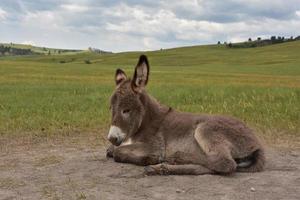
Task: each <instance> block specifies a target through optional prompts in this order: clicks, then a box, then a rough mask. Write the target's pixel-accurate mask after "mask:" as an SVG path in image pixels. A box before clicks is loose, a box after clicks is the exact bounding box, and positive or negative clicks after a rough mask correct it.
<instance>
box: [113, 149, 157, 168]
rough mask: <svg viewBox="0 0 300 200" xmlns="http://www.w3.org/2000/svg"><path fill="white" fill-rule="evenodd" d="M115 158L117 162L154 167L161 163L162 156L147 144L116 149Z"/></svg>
mask: <svg viewBox="0 0 300 200" xmlns="http://www.w3.org/2000/svg"><path fill="white" fill-rule="evenodd" d="M113 157H114V160H115V161H116V162H122V163H132V164H136V165H142V166H146V165H154V164H158V163H159V162H160V161H161V156H160V155H159V153H156V152H155V151H153V150H152V149H151V147H147V146H146V145H145V144H131V145H126V146H119V147H115V149H114V152H113Z"/></svg>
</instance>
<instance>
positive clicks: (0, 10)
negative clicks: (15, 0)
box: [0, 7, 7, 21]
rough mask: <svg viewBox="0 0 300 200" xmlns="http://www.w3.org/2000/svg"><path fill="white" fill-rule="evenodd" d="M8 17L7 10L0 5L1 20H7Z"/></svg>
mask: <svg viewBox="0 0 300 200" xmlns="http://www.w3.org/2000/svg"><path fill="white" fill-rule="evenodd" d="M6 17H7V12H6V11H5V10H3V9H2V8H1V7H0V21H2V20H5V19H6Z"/></svg>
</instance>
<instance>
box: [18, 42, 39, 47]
mask: <svg viewBox="0 0 300 200" xmlns="http://www.w3.org/2000/svg"><path fill="white" fill-rule="evenodd" d="M21 44H25V45H32V46H35V45H36V43H35V42H33V41H24V42H21Z"/></svg>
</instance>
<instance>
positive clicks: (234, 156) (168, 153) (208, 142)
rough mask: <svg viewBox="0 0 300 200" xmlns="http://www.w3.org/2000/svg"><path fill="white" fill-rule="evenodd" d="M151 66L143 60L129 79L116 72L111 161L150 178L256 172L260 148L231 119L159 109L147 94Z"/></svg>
mask: <svg viewBox="0 0 300 200" xmlns="http://www.w3.org/2000/svg"><path fill="white" fill-rule="evenodd" d="M148 77H149V62H148V59H147V57H146V56H145V55H141V56H140V58H139V61H138V63H137V66H136V68H135V71H134V76H133V78H132V80H131V79H128V78H127V76H126V74H125V73H124V71H122V70H121V69H117V71H116V74H115V82H116V89H115V91H114V93H113V94H112V96H111V99H110V109H111V113H112V118H111V127H110V130H109V134H108V140H109V141H110V142H111V143H112V145H111V146H110V147H109V148H108V150H107V156H108V157H113V159H114V160H115V161H116V162H123V163H133V164H136V165H142V166H146V167H145V173H146V174H147V175H168V174H182V175H183V174H195V175H201V174H231V173H233V172H236V171H237V172H257V171H261V170H263V168H264V165H265V156H264V150H263V148H262V145H261V144H260V143H259V141H258V139H257V138H256V136H255V135H254V134H253V132H252V130H251V129H249V128H248V127H247V126H246V125H245V124H244V123H243V122H241V121H239V120H237V119H235V118H232V117H228V116H220V115H207V114H199V115H195V114H190V113H183V112H178V111H175V110H173V109H172V108H170V107H168V106H165V105H162V104H160V103H159V102H158V101H157V100H156V99H154V98H153V97H151V96H150V95H149V94H147V92H146V91H145V86H146V85H147V82H148Z"/></svg>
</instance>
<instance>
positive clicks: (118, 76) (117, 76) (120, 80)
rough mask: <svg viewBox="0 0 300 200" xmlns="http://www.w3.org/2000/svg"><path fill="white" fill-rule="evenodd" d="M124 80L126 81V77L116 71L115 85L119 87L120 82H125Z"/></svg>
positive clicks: (123, 73) (121, 71)
mask: <svg viewBox="0 0 300 200" xmlns="http://www.w3.org/2000/svg"><path fill="white" fill-rule="evenodd" d="M126 79H127V76H126V74H125V72H124V71H123V70H121V69H117V70H116V74H115V82H116V85H119V84H120V83H121V82H122V81H125V80H126Z"/></svg>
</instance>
